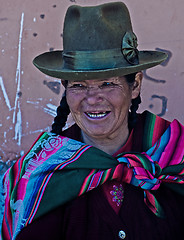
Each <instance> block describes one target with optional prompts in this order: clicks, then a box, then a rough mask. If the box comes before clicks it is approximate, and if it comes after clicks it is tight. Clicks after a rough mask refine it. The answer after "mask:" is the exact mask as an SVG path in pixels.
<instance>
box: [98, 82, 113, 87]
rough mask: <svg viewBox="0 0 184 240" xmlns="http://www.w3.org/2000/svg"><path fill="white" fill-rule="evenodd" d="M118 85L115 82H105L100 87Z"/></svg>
mask: <svg viewBox="0 0 184 240" xmlns="http://www.w3.org/2000/svg"><path fill="white" fill-rule="evenodd" d="M116 85H117V84H115V83H114V82H103V83H102V85H101V86H100V88H106V87H115V86H116Z"/></svg>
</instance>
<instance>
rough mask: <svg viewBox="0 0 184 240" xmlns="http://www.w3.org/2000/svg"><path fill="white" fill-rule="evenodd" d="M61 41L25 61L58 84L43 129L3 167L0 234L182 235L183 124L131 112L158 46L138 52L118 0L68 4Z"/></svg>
mask: <svg viewBox="0 0 184 240" xmlns="http://www.w3.org/2000/svg"><path fill="white" fill-rule="evenodd" d="M63 44H64V47H63V48H64V50H63V51H62V52H61V51H55V52H49V53H44V54H42V55H40V56H38V57H36V58H35V59H34V64H35V66H36V67H37V68H38V69H39V70H41V71H42V72H44V73H46V74H48V75H50V76H53V77H58V78H61V79H62V83H63V85H64V86H65V88H66V91H65V94H64V96H63V98H62V100H61V103H60V106H59V107H58V110H57V117H56V118H55V122H54V124H53V128H52V133H43V134H41V135H40V136H39V137H38V139H37V140H36V142H35V144H34V145H33V146H32V148H31V149H30V151H29V152H28V153H27V154H26V155H25V156H24V157H22V158H21V159H20V160H19V161H17V162H16V163H15V165H14V166H13V167H12V168H11V169H9V170H8V171H7V172H6V173H5V175H4V178H3V181H2V192H1V194H2V195H3V194H4V195H5V196H2V197H1V203H2V208H1V209H2V214H1V215H0V216H1V218H0V223H1V225H2V227H1V238H2V239H66V240H71V239H87V240H91V239H95V240H98V239H136V240H138V239H141V240H143V239H149V240H151V239H161V240H162V239H181V236H182V234H183V227H182V225H183V214H184V204H183V201H184V196H183V194H184V188H183V186H184V185H183V183H184V181H183V172H184V167H183V155H184V141H183V140H184V128H183V126H182V125H181V124H180V123H179V122H177V121H176V120H175V121H173V122H172V123H169V122H168V121H166V120H164V119H161V118H159V117H157V116H155V115H153V114H151V113H149V112H144V113H143V114H139V115H138V114H136V110H137V109H138V106H139V104H140V88H141V82H142V73H141V70H143V69H147V68H150V67H153V66H156V65H158V64H160V63H161V62H162V61H164V60H165V59H166V54H164V53H161V52H156V51H142V52H141V51H138V50H137V38H136V36H135V34H134V33H133V32H132V26H131V21H130V17H129V13H128V9H127V8H126V6H125V5H124V4H123V3H121V2H116V3H107V4H103V5H99V6H95V7H87V8H86V7H79V6H72V7H70V8H69V9H68V11H67V13H66V17H65V23H64V33H63ZM129 109H130V111H129ZM70 112H71V114H72V116H73V119H74V121H75V124H74V125H73V126H72V127H71V128H69V129H67V130H65V131H63V130H62V129H63V127H64V125H65V122H66V120H67V116H68V114H69V113H70Z"/></svg>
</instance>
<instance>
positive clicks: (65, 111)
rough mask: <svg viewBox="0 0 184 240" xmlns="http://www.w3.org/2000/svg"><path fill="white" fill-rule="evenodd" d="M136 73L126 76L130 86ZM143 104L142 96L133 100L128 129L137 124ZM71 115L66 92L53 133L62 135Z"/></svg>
mask: <svg viewBox="0 0 184 240" xmlns="http://www.w3.org/2000/svg"><path fill="white" fill-rule="evenodd" d="M135 75H136V73H132V74H129V75H126V76H125V78H126V80H127V83H128V84H129V86H132V85H133V83H134V81H135ZM66 87H67V81H65V88H66ZM140 103H141V97H140V94H139V95H138V97H137V98H135V99H132V105H131V107H130V112H129V118H128V127H129V129H132V128H133V127H134V126H135V124H136V122H137V109H138V108H139V104H140ZM69 113H70V109H69V106H68V103H67V101H66V90H65V92H64V94H63V97H62V99H61V101H60V105H59V107H58V108H57V116H56V117H55V118H54V123H53V124H52V130H51V132H52V133H56V134H58V135H62V128H63V127H64V126H65V124H66V121H67V117H68V115H69Z"/></svg>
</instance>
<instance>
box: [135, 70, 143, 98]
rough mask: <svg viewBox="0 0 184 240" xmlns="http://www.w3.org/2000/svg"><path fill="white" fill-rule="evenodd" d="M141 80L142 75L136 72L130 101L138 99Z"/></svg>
mask: <svg viewBox="0 0 184 240" xmlns="http://www.w3.org/2000/svg"><path fill="white" fill-rule="evenodd" d="M142 79H143V73H142V72H138V73H137V74H136V75H135V82H134V84H133V87H132V99H134V98H136V97H138V95H139V93H140V91H141V84H142Z"/></svg>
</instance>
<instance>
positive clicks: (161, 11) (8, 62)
mask: <svg viewBox="0 0 184 240" xmlns="http://www.w3.org/2000/svg"><path fill="white" fill-rule="evenodd" d="M104 2H107V1H102V0H88V1H87V0H62V1H61V0H60V1H59V0H55V1H53V0H45V1H42V0H31V1H28V0H16V1H11V0H6V1H2V0H1V9H0V63H1V65H0V109H1V115H0V156H1V159H0V166H1V168H2V161H4V162H5V161H6V163H7V164H9V161H8V160H12V159H15V158H16V157H19V156H20V155H21V154H23V153H24V152H26V151H27V150H28V149H29V147H30V146H31V144H32V143H33V142H34V140H35V139H36V137H37V136H38V134H39V133H40V132H42V131H48V130H49V129H50V126H51V124H52V121H53V118H54V115H55V109H56V107H57V105H58V104H59V101H60V98H61V95H62V91H63V89H62V87H61V86H60V85H59V81H58V80H57V79H54V78H51V77H48V76H46V75H44V74H42V73H40V72H39V71H38V70H37V69H35V67H34V66H33V64H32V59H33V58H34V57H35V56H36V55H38V54H40V53H42V52H44V51H49V50H52V49H62V27H63V19H64V14H65V12H66V9H67V7H68V6H69V5H72V4H79V5H94V4H101V3H104ZM124 2H125V3H126V4H127V6H128V7H129V10H130V13H131V16H132V22H133V28H134V32H135V33H136V35H137V36H138V42H139V49H140V50H143V49H151V50H154V49H156V48H157V49H161V50H163V51H166V52H168V53H169V59H168V61H167V62H165V64H163V65H160V66H158V67H156V68H154V69H151V70H148V71H146V72H144V76H145V79H144V83H143V86H142V99H143V103H142V106H141V108H140V111H143V110H144V109H148V110H150V111H152V112H153V113H156V114H161V115H162V116H163V117H164V118H166V119H169V120H172V119H173V118H177V119H179V120H180V121H181V122H182V123H184V114H183V112H182V109H183V102H184V96H183V89H184V70H183V63H184V60H183V56H182V55H183V52H184V28H183V22H184V15H183V10H184V1H183V0H176V1H173V0H156V1H147V0H139V1H136V0H125V1H124ZM1 168H0V171H1Z"/></svg>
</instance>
